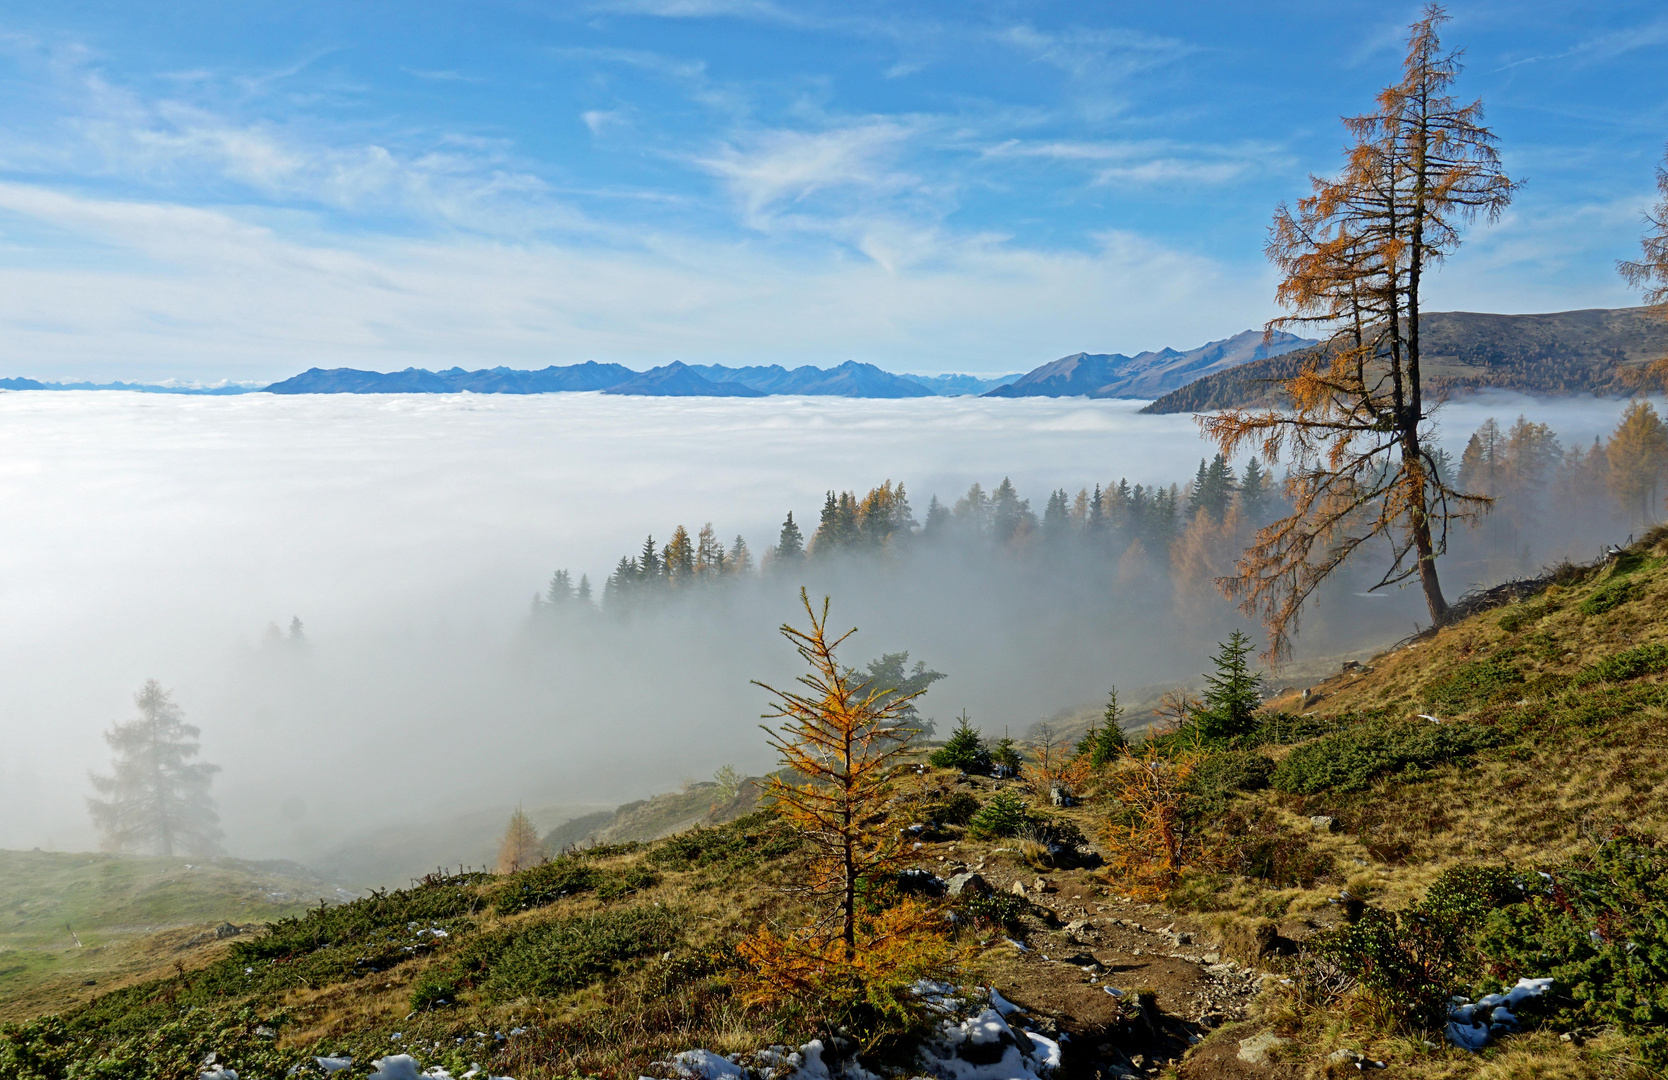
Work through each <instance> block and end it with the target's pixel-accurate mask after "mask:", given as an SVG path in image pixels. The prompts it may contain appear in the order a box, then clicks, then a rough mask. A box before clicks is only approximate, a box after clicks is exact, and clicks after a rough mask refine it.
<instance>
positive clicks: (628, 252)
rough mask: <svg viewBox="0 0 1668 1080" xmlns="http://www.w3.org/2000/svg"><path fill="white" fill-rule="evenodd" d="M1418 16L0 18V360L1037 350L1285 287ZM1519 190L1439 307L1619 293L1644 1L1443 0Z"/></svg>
mask: <svg viewBox="0 0 1668 1080" xmlns="http://www.w3.org/2000/svg"><path fill="white" fill-rule="evenodd" d="M1417 13H1418V12H1417V7H1416V5H1412V4H1399V5H1398V4H1390V5H1386V4H1383V3H1365V2H1352V0H1341V2H1340V0H1332V2H1326V3H1320V2H1313V3H1310V2H1300V3H1286V4H1280V5H1269V4H1250V3H1242V4H1220V3H1218V4H1211V3H1176V4H1170V5H1158V4H1106V3H1085V2H1077V3H981V2H977V0H960V2H955V3H897V2H894V3H866V2H863V0H844V2H840V3H821V2H804V3H787V2H780V3H778V2H773V0H596V2H589V3H587V2H574V3H532V2H494V0H474V2H471V3H468V4H464V3H439V2H425V0H408V2H404V3H399V4H393V3H343V2H341V0H336V2H333V3H308V2H286V3H264V2H260V0H243V2H240V3H237V4H226V3H224V2H216V3H198V2H189V3H183V2H182V3H169V4H161V3H152V4H132V3H127V4H103V3H73V2H68V0H55V2H51V3H31V2H18V0H10V2H7V3H5V4H4V5H3V6H0V349H3V358H0V369H3V370H0V374H27V375H33V376H36V377H47V378H65V377H91V378H138V379H165V378H177V379H182V380H199V381H213V380H217V379H225V378H229V379H234V380H249V379H267V378H278V377H282V376H285V375H288V374H291V373H293V372H295V371H297V370H300V369H302V368H306V367H309V366H314V365H318V366H336V365H351V366H359V367H371V368H378V369H383V370H389V369H396V368H401V367H405V366H407V365H412V364H414V365H418V366H425V367H445V366H450V365H451V364H453V363H458V364H462V365H464V366H466V367H476V366H493V365H496V364H509V365H511V366H517V367H527V366H532V367H538V366H543V365H545V364H548V363H558V364H560V363H573V362H578V361H582V360H588V359H596V360H615V361H619V362H622V363H625V364H628V365H630V366H633V367H647V366H651V365H653V364H658V363H665V362H667V361H670V360H674V359H682V360H688V361H691V362H728V363H771V362H780V363H785V364H789V365H792V364H797V363H816V364H829V363H838V362H840V361H843V360H846V359H859V360H866V361H871V362H874V363H878V364H880V365H882V366H884V367H889V368H892V369H894V370H914V371H927V372H930V371H980V372H994V371H1010V370H1023V369H1026V368H1029V367H1032V366H1034V365H1036V364H1038V363H1041V362H1044V361H1046V360H1049V359H1052V358H1054V357H1056V356H1059V355H1062V354H1064V353H1067V352H1072V351H1076V350H1079V349H1086V350H1091V351H1123V352H1134V351H1137V350H1140V349H1146V348H1157V347H1160V346H1163V345H1174V346H1176V347H1182V348H1185V347H1191V346H1194V345H1197V344H1200V343H1201V342H1203V341H1205V340H1207V339H1211V338H1217V337H1222V336H1226V335H1228V334H1231V333H1234V332H1237V331H1239V330H1243V329H1245V328H1247V327H1250V326H1255V325H1259V324H1261V323H1262V322H1263V321H1264V320H1266V319H1267V318H1269V317H1270V316H1271V315H1272V314H1274V311H1273V309H1272V306H1271V297H1272V292H1273V281H1272V277H1271V275H1270V273H1269V270H1268V268H1267V266H1266V264H1265V262H1264V260H1263V258H1262V254H1261V248H1262V242H1263V237H1264V231H1265V229H1266V226H1267V223H1268V220H1269V216H1270V214H1271V212H1272V211H1273V209H1274V207H1275V206H1276V204H1278V203H1279V202H1280V201H1281V200H1282V199H1292V198H1296V197H1297V196H1299V195H1301V194H1302V193H1303V191H1304V189H1305V185H1306V181H1305V177H1306V175H1307V174H1308V173H1309V172H1326V171H1329V170H1331V169H1332V168H1333V167H1334V166H1335V164H1336V162H1337V160H1338V156H1339V150H1340V148H1341V146H1342V142H1343V135H1342V132H1341V129H1340V126H1339V124H1338V117H1339V116H1341V115H1343V114H1346V113H1350V112H1355V111H1360V110H1362V109H1364V108H1365V107H1366V106H1367V104H1368V103H1369V101H1370V98H1371V95H1372V93H1373V92H1374V91H1375V90H1376V89H1377V88H1378V87H1380V86H1381V85H1383V84H1385V83H1387V82H1389V81H1391V80H1392V79H1393V78H1394V77H1395V75H1396V68H1397V64H1398V61H1399V59H1400V55H1401V48H1402V43H1403V40H1404V37H1405V27H1406V24H1407V23H1408V22H1410V21H1411V20H1412V19H1413V18H1415V17H1416V16H1417ZM1452 14H1453V16H1454V19H1453V22H1452V23H1450V24H1449V26H1448V27H1447V29H1446V32H1445V40H1446V42H1447V43H1448V44H1449V45H1451V46H1455V47H1463V48H1464V49H1465V50H1466V61H1467V71H1466V73H1465V75H1464V76H1463V77H1462V80H1461V84H1460V87H1459V92H1460V93H1461V94H1462V95H1464V96H1466V97H1473V96H1480V97H1481V98H1483V100H1484V102H1485V104H1486V106H1487V108H1488V116H1489V121H1490V122H1491V124H1492V125H1493V126H1494V128H1495V129H1496V131H1497V132H1498V133H1499V135H1500V137H1501V142H1502V150H1503V153H1504V156H1505V160H1506V163H1507V166H1508V169H1509V171H1510V172H1511V173H1512V174H1513V175H1514V176H1516V177H1519V178H1522V179H1525V180H1526V181H1527V185H1526V186H1525V188H1524V189H1523V192H1522V194H1521V196H1520V197H1519V199H1518V201H1517V203H1516V205H1515V206H1514V207H1513V208H1512V210H1511V211H1510V212H1509V213H1508V215H1507V216H1506V218H1505V219H1504V220H1503V221H1502V222H1501V223H1500V224H1498V225H1496V226H1494V227H1492V228H1488V229H1481V228H1479V229H1477V230H1474V231H1473V233H1472V234H1471V236H1470V238H1469V241H1468V244H1467V246H1466V247H1465V248H1463V249H1462V250H1461V252H1460V253H1459V254H1458V255H1457V256H1456V257H1455V258H1454V259H1453V260H1452V262H1451V263H1450V265H1449V266H1448V267H1447V268H1446V269H1444V271H1443V272H1442V273H1441V275H1440V276H1439V277H1438V278H1437V280H1436V281H1435V283H1434V285H1433V295H1432V301H1433V304H1432V306H1433V307H1437V308H1468V309H1474V310H1492V311H1546V310H1561V309H1568V308H1577V307H1591V306H1614V305H1622V304H1628V303H1633V302H1635V298H1634V297H1633V296H1631V295H1630V294H1629V293H1628V292H1627V291H1626V290H1625V289H1624V288H1623V286H1622V285H1621V283H1620V281H1619V280H1618V279H1617V277H1616V275H1615V272H1614V269H1613V264H1614V262H1615V260H1616V259H1618V258H1626V257H1631V256H1633V255H1634V254H1635V253H1636V252H1637V244H1638V238H1639V234H1640V230H1641V220H1640V219H1641V214H1642V213H1643V211H1644V209H1645V208H1646V207H1647V205H1648V204H1649V202H1650V197H1651V194H1652V173H1651V170H1652V168H1653V166H1654V165H1655V164H1656V163H1657V161H1658V160H1660V158H1661V156H1662V153H1663V146H1664V143H1665V141H1668V11H1665V10H1664V9H1663V7H1662V5H1661V4H1660V3H1645V2H1638V3H1630V2H1618V3H1609V4H1583V5H1575V4H1550V3H1533V2H1527V3H1526V2H1513V3H1476V4H1456V5H1455V6H1454V7H1453V8H1452Z"/></svg>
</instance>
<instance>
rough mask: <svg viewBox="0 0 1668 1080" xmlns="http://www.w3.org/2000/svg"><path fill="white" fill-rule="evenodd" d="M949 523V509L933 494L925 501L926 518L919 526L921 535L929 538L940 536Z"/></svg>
mask: <svg viewBox="0 0 1668 1080" xmlns="http://www.w3.org/2000/svg"><path fill="white" fill-rule="evenodd" d="M949 525H950V510H949V508H948V507H947V506H945V505H944V504H943V503H941V502H939V501H938V496H937V495H934V496H933V497H932V498H931V499H930V500H928V502H927V520H926V522H925V523H924V524H922V526H921V535H922V536H925V537H931V538H936V537H939V536H942V535H943V534H944V530H945V529H947V528H948V527H949Z"/></svg>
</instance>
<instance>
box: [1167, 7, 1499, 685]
mask: <svg viewBox="0 0 1668 1080" xmlns="http://www.w3.org/2000/svg"><path fill="white" fill-rule="evenodd" d="M1446 19H1447V15H1446V14H1444V12H1443V10H1442V8H1441V7H1439V6H1437V5H1434V4H1432V5H1429V6H1428V7H1426V9H1425V16H1424V18H1423V19H1421V20H1420V21H1419V22H1417V23H1415V24H1414V25H1413V27H1412V32H1411V34H1410V36H1409V40H1408V52H1407V57H1406V59H1405V61H1404V65H1403V69H1404V70H1403V78H1402V80H1401V81H1400V82H1398V83H1396V84H1394V85H1392V86H1389V87H1386V88H1385V89H1384V90H1383V91H1381V92H1380V93H1379V95H1378V97H1377V100H1376V101H1375V102H1374V108H1373V109H1372V110H1371V111H1370V112H1368V113H1365V114H1363V115H1361V116H1356V117H1351V118H1348V119H1346V120H1345V121H1344V124H1345V127H1346V128H1347V129H1348V131H1349V133H1350V134H1351V136H1353V137H1354V140H1355V141H1354V145H1353V146H1351V147H1350V148H1349V150H1348V153H1347V156H1346V159H1345V163H1344V168H1343V170H1342V172H1341V174H1340V175H1339V176H1338V177H1337V178H1336V179H1323V178H1320V177H1314V178H1311V185H1312V194H1311V195H1309V196H1308V197H1307V198H1304V199H1302V200H1300V201H1299V202H1298V204H1297V206H1296V208H1295V210H1293V209H1289V208H1287V207H1285V206H1281V207H1280V208H1279V210H1278V211H1277V212H1276V214H1275V219H1274V224H1273V226H1272V227H1271V229H1270V231H1269V241H1268V247H1267V253H1268V256H1269V258H1270V260H1271V261H1273V263H1274V264H1275V266H1276V267H1278V268H1279V270H1280V272H1281V275H1282V278H1281V282H1280V285H1279V287H1278V290H1277V292H1276V299H1277V300H1278V301H1279V302H1280V304H1281V305H1282V306H1284V307H1285V308H1287V310H1288V311H1289V312H1290V314H1289V315H1286V316H1284V317H1282V318H1278V319H1275V320H1273V321H1272V322H1270V323H1269V325H1268V329H1269V331H1270V332H1271V333H1272V332H1273V331H1275V330H1293V329H1297V328H1300V327H1307V328H1314V329H1318V330H1320V331H1321V336H1322V337H1323V338H1324V339H1325V340H1324V342H1323V344H1322V346H1321V347H1320V348H1319V349H1318V350H1317V351H1316V352H1315V353H1314V354H1313V355H1312V356H1311V357H1310V358H1309V359H1308V360H1307V362H1306V363H1305V364H1304V365H1303V368H1302V370H1301V371H1300V372H1299V373H1298V374H1297V375H1296V376H1295V377H1293V378H1291V379H1289V380H1287V381H1286V382H1285V384H1284V390H1285V393H1286V396H1287V398H1288V399H1289V401H1290V406H1289V408H1279V409H1266V410H1262V411H1254V410H1231V411H1227V412H1223V413H1218V414H1216V415H1213V416H1207V417H1201V418H1200V423H1201V425H1202V427H1203V429H1204V432H1205V434H1206V435H1207V436H1208V437H1210V438H1211V439H1212V440H1214V441H1215V442H1216V443H1217V445H1219V446H1220V447H1221V448H1222V452H1223V454H1225V455H1232V454H1233V453H1235V452H1236V451H1238V450H1240V449H1242V448H1245V447H1252V448H1255V449H1256V450H1257V451H1258V452H1259V453H1260V454H1261V455H1262V456H1263V457H1264V458H1265V459H1266V460H1269V461H1274V460H1277V459H1278V458H1279V457H1280V456H1281V455H1282V453H1287V454H1289V455H1290V458H1289V460H1290V468H1289V471H1288V473H1287V477H1286V481H1285V493H1286V497H1287V499H1288V500H1289V501H1290V502H1291V504H1292V512H1291V513H1290V514H1288V515H1287V516H1286V517H1284V518H1282V519H1280V520H1279V521H1276V522H1274V523H1272V524H1270V525H1269V526H1267V527H1266V528H1264V529H1262V530H1261V532H1259V533H1258V534H1257V537H1256V539H1255V540H1254V541H1253V542H1252V544H1251V547H1250V548H1249V549H1248V550H1247V551H1246V553H1245V555H1244V556H1243V557H1242V558H1241V560H1240V562H1239V565H1238V567H1237V568H1236V572H1235V573H1234V574H1233V575H1231V576H1225V577H1223V578H1221V579H1219V581H1218V585H1219V586H1220V587H1221V588H1222V590H1223V591H1224V592H1225V593H1227V594H1228V595H1229V596H1232V597H1235V598H1237V599H1239V600H1240V601H1241V609H1242V610H1244V611H1245V612H1246V613H1247V614H1250V615H1256V616H1258V617H1260V618H1261V619H1262V621H1263V624H1264V626H1265V627H1266V629H1267V631H1268V639H1269V650H1268V653H1267V654H1265V655H1267V656H1269V657H1270V658H1271V659H1280V658H1284V657H1285V656H1288V655H1289V654H1290V651H1291V637H1292V635H1293V634H1294V633H1295V632H1296V630H1297V625H1298V617H1299V614H1300V612H1301V610H1302V608H1303V605H1304V604H1305V602H1306V601H1307V600H1308V598H1309V597H1310V596H1311V595H1312V594H1313V593H1314V591H1315V589H1317V588H1318V587H1319V586H1320V584H1321V583H1322V582H1323V581H1325V580H1326V579H1327V578H1328V577H1330V576H1331V575H1332V573H1333V572H1334V571H1336V570H1337V569H1338V568H1339V567H1340V566H1341V565H1342V564H1343V563H1344V562H1345V561H1346V560H1348V559H1350V557H1351V556H1353V555H1354V554H1355V553H1356V552H1357V551H1358V550H1359V549H1361V547H1362V545H1364V544H1366V543H1367V542H1368V541H1371V540H1375V539H1378V538H1382V539H1385V540H1388V541H1389V546H1390V556H1391V557H1390V560H1389V562H1390V567H1389V569H1388V570H1387V571H1386V572H1385V573H1384V576H1383V578H1382V579H1381V580H1380V581H1379V583H1378V585H1377V586H1375V588H1378V587H1384V586H1388V585H1394V584H1398V583H1400V582H1402V581H1406V580H1408V579H1410V578H1414V579H1417V580H1418V582H1419V584H1420V586H1421V588H1422V590H1423V592H1424V594H1425V601H1426V605H1427V607H1428V608H1429V611H1430V616H1431V621H1432V623H1433V624H1439V625H1440V624H1441V623H1442V622H1444V621H1445V619H1446V618H1447V615H1448V603H1447V600H1446V599H1445V598H1444V597H1443V594H1442V587H1441V582H1440V580H1439V579H1438V576H1437V571H1436V558H1437V556H1438V555H1440V554H1441V553H1442V552H1443V550H1444V549H1445V546H1446V530H1447V526H1448V524H1449V522H1451V521H1453V520H1456V519H1462V520H1463V519H1465V518H1468V517H1471V516H1473V515H1475V514H1478V513H1481V512H1483V511H1484V510H1486V509H1487V506H1488V503H1489V500H1488V499H1486V498H1479V497H1475V496H1471V495H1467V494H1465V493H1463V492H1460V491H1457V490H1455V489H1454V488H1453V487H1451V486H1450V485H1449V483H1448V482H1447V480H1446V478H1444V476H1443V475H1442V470H1441V469H1440V468H1439V467H1438V466H1439V461H1438V458H1437V457H1436V456H1435V455H1434V454H1433V452H1432V443H1431V436H1432V428H1431V424H1430V414H1431V413H1432V412H1433V411H1434V409H1435V408H1436V406H1437V405H1438V404H1439V402H1438V401H1436V400H1435V399H1434V398H1433V397H1431V396H1429V395H1428V394H1427V393H1426V387H1425V385H1424V383H1425V373H1424V371H1423V369H1422V366H1421V365H1422V355H1421V339H1420V310H1421V305H1422V303H1423V296H1422V289H1423V279H1424V276H1425V274H1426V273H1428V272H1429V271H1430V270H1432V269H1434V268H1435V267H1436V266H1437V265H1439V264H1440V263H1442V261H1443V260H1445V259H1446V258H1447V257H1448V256H1449V255H1450V254H1451V253H1452V252H1453V251H1454V250H1455V249H1457V248H1458V246H1459V243H1460V226H1461V224H1462V223H1464V222H1467V221H1471V220H1474V219H1476V218H1478V217H1482V218H1484V219H1485V220H1495V219H1497V218H1498V217H1499V216H1500V214H1501V213H1502V212H1504V210H1505V208H1506V206H1507V205H1508V204H1509V203H1510V202H1511V198H1512V194H1513V192H1514V191H1515V190H1516V187H1517V185H1516V184H1515V183H1514V182H1513V181H1512V180H1511V179H1509V178H1508V177H1507V176H1506V175H1505V173H1504V172H1503V171H1502V169H1501V164H1500V155H1499V153H1498V152H1497V151H1496V149H1495V136H1494V134H1493V133H1492V132H1491V131H1489V130H1488V129H1487V128H1485V127H1483V126H1482V103H1481V102H1473V103H1471V104H1469V105H1464V104H1461V103H1460V102H1459V101H1458V100H1456V99H1455V98H1454V97H1453V96H1451V95H1450V94H1449V93H1448V90H1449V88H1450V87H1451V85H1452V84H1453V82H1454V80H1455V78H1456V77H1457V76H1458V74H1459V71H1460V64H1459V59H1458V54H1457V53H1445V52H1443V51H1442V46H1441V42H1440V41H1439V39H1438V36H1437V29H1438V27H1439V26H1440V25H1441V24H1442V23H1443V22H1444V21H1446Z"/></svg>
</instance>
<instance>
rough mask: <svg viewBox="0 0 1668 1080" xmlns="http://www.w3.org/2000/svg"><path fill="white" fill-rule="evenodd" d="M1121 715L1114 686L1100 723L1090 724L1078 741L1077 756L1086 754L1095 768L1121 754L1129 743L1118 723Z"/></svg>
mask: <svg viewBox="0 0 1668 1080" xmlns="http://www.w3.org/2000/svg"><path fill="white" fill-rule="evenodd" d="M1123 715H1124V710H1123V706H1121V705H1119V704H1118V688H1117V687H1115V686H1114V687H1113V688H1112V692H1111V694H1109V695H1108V697H1107V702H1106V709H1105V711H1103V712H1102V713H1101V722H1100V724H1098V725H1095V724H1091V725H1090V726H1089V730H1088V731H1087V732H1085V733H1084V735H1083V738H1082V739H1080V740H1079V741H1078V743H1077V756H1078V757H1083V756H1087V757H1088V759H1089V765H1090V766H1091V767H1092V768H1096V769H1098V768H1101V767H1102V766H1104V765H1108V764H1110V763H1111V762H1113V761H1116V760H1117V759H1118V758H1119V757H1120V756H1122V754H1123V751H1124V748H1125V747H1127V746H1128V745H1129V740H1128V739H1126V738H1125V737H1124V729H1123V728H1122V727H1120V726H1119V724H1118V720H1119V719H1120V718H1121V717H1122V716H1123Z"/></svg>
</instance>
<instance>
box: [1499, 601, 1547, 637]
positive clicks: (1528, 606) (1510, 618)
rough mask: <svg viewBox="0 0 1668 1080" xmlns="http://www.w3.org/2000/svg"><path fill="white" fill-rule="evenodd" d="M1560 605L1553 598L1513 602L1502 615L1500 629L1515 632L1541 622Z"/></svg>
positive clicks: (1509, 632)
mask: <svg viewBox="0 0 1668 1080" xmlns="http://www.w3.org/2000/svg"><path fill="white" fill-rule="evenodd" d="M1557 610H1558V605H1557V604H1555V603H1553V602H1552V601H1551V600H1536V601H1532V602H1530V603H1525V604H1513V605H1512V606H1511V607H1510V608H1507V609H1506V613H1505V614H1504V615H1501V616H1500V629H1502V630H1504V631H1505V632H1506V633H1508V634H1515V633H1517V632H1518V631H1519V630H1522V629H1523V628H1524V627H1526V626H1532V625H1534V624H1535V623H1538V622H1540V621H1541V620H1542V619H1544V618H1546V617H1547V616H1548V615H1550V614H1552V613H1553V612H1554V611H1557Z"/></svg>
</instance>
